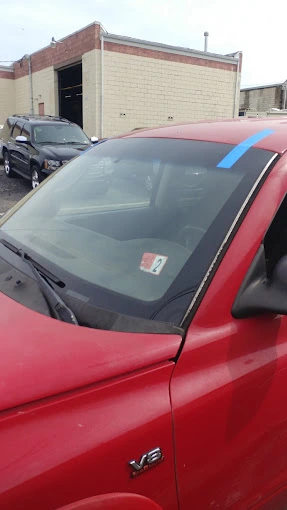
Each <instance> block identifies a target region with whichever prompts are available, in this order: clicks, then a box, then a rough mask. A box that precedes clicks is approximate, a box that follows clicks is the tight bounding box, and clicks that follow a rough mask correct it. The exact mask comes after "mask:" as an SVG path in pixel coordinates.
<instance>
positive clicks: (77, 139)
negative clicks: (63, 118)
mask: <svg viewBox="0 0 287 510" xmlns="http://www.w3.org/2000/svg"><path fill="white" fill-rule="evenodd" d="M33 140H34V142H35V143H43V144H45V143H48V144H50V143H51V144H60V145H66V144H79V145H89V144H90V143H91V142H90V140H89V139H88V137H87V135H85V133H84V131H83V130H82V129H81V128H80V127H79V126H75V125H73V124H64V123H63V124H60V123H59V122H58V123H57V124H56V123H55V124H48V123H46V124H38V125H37V126H34V127H33Z"/></svg>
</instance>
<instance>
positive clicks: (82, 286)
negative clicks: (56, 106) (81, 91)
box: [0, 126, 273, 325]
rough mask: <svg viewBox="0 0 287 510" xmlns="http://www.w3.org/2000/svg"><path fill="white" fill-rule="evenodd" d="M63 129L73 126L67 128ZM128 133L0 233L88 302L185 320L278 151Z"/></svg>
mask: <svg viewBox="0 0 287 510" xmlns="http://www.w3.org/2000/svg"><path fill="white" fill-rule="evenodd" d="M67 129H70V127H69V126H67ZM232 149H233V146H231V145H226V144H216V143H210V142H198V141H187V140H168V139H144V138H143V139H141V138H138V139H137V138H134V139H133V138H130V139H129V138H127V139H119V140H110V141H107V142H104V143H102V144H99V145H98V146H96V147H95V148H93V149H91V150H88V151H86V152H85V153H84V154H83V155H82V156H80V157H78V158H76V159H74V160H73V161H71V162H70V163H68V164H67V165H66V166H65V167H63V168H62V169H61V170H60V171H58V172H57V173H56V174H55V175H54V176H53V177H52V178H51V179H49V180H48V181H47V182H46V183H45V184H44V185H43V186H42V187H40V188H39V189H38V191H37V192H36V193H34V194H33V195H32V196H31V197H30V198H29V199H28V201H27V202H26V203H25V204H24V205H23V206H22V207H21V208H20V209H19V210H17V211H16V212H15V213H14V214H13V216H11V217H10V218H9V219H8V220H7V221H6V222H5V223H4V224H3V226H2V228H1V231H0V237H1V235H2V236H5V237H6V238H8V239H9V240H10V241H11V243H12V244H13V245H15V246H17V247H22V249H23V250H24V251H25V252H27V253H28V254H30V256H32V257H33V259H34V260H36V261H37V262H38V263H39V264H41V265H42V266H43V267H45V268H48V269H49V270H50V271H51V272H52V273H53V274H56V275H57V276H58V277H59V278H60V279H61V280H62V281H63V282H65V288H64V289H63V290H62V292H63V294H62V295H63V299H64V295H65V294H66V295H67V296H70V297H71V296H74V297H75V298H77V296H78V297H79V299H80V300H82V302H83V303H88V304H89V305H90V306H91V307H92V306H95V307H99V308H102V309H106V310H109V311H111V312H116V313H120V314H127V315H132V316H134V317H141V318H146V319H156V320H158V321H165V322H168V323H172V324H175V325H179V324H180V323H181V320H182V318H183V316H184V314H185V311H186V309H187V307H188V306H189V304H190V301H191V299H192V296H193V295H194V292H195V291H196V290H197V288H198V286H199V285H200V283H201V281H202V279H203V277H204V275H205V273H206V271H207V269H208V267H209V266H210V264H211V262H212V260H213V258H214V257H215V255H216V253H217V251H218V249H219V247H220V245H221V243H222V242H223V240H224V238H225V236H226V234H227V232H228V230H229V228H230V226H231V225H232V222H233V221H234V219H235V217H236V215H237V214H238V211H239V210H240V208H241V207H242V204H243V203H244V201H245V199H246V197H247V196H248V194H249V193H250V190H251V189H252V187H253V185H254V183H255V181H256V180H257V179H258V176H259V175H260V173H261V172H262V170H263V168H264V167H265V165H266V164H267V163H268V161H270V159H271V158H272V156H273V154H272V153H271V152H268V151H263V150H260V149H254V148H251V149H249V150H248V151H247V152H246V153H245V154H244V155H243V156H242V157H240V158H238V159H237V160H236V161H234V163H233V164H232V166H231V167H230V168H220V165H219V163H220V162H221V161H222V160H223V158H224V157H225V156H226V155H227V154H228V153H230V151H231V150H232Z"/></svg>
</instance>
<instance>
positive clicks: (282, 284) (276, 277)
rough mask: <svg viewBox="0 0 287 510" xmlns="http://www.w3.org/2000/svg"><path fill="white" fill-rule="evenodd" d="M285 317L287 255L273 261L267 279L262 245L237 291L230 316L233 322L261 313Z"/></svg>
mask: <svg viewBox="0 0 287 510" xmlns="http://www.w3.org/2000/svg"><path fill="white" fill-rule="evenodd" d="M267 312H269V313H274V314H280V315H287V255H285V256H283V257H281V259H280V260H279V261H278V262H277V264H276V266H275V268H274V270H273V272H272V274H271V276H270V278H267V273H266V261H265V252H264V247H263V245H261V246H260V248H259V250H258V252H257V254H256V256H255V258H254V260H253V262H252V264H251V266H250V268H249V270H248V273H247V275H246V277H245V279H244V280H243V283H242V285H241V287H240V289H239V292H238V294H237V297H236V299H235V302H234V305H233V307H232V315H233V317H235V318H236V319H245V318H247V317H255V316H257V315H260V314H262V313H267Z"/></svg>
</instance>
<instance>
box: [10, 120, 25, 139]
mask: <svg viewBox="0 0 287 510" xmlns="http://www.w3.org/2000/svg"><path fill="white" fill-rule="evenodd" d="M22 126H23V123H22V122H20V121H18V122H16V124H15V126H14V129H13V131H12V134H11V136H12V138H14V139H15V138H16V136H20V135H21V131H22Z"/></svg>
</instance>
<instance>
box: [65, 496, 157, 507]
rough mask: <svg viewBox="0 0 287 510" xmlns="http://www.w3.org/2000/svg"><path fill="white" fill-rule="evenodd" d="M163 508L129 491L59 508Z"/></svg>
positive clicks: (84, 500)
mask: <svg viewBox="0 0 287 510" xmlns="http://www.w3.org/2000/svg"><path fill="white" fill-rule="evenodd" d="M135 509H136V510H162V508H161V507H160V506H159V505H158V504H157V503H155V502H154V501H152V500H151V499H148V498H146V497H145V496H140V495H139V494H129V493H122V492H119V493H112V494H103V495H101V496H94V497H92V498H88V499H82V500H81V501H76V502H75V503H71V504H70V505H67V506H64V507H61V508H58V510H135Z"/></svg>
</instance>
